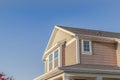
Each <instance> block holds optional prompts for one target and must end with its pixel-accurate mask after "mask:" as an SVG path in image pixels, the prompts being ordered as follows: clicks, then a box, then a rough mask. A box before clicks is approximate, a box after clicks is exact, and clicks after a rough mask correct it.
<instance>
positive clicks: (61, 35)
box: [43, 25, 120, 73]
mask: <svg viewBox="0 0 120 80" xmlns="http://www.w3.org/2000/svg"><path fill="white" fill-rule="evenodd" d="M43 61H44V63H45V72H46V73H47V72H51V71H54V70H55V69H56V68H57V67H62V66H70V65H75V64H88V65H89V64H93V65H110V66H118V67H120V33H114V32H106V31H99V30H89V29H80V28H72V27H64V26H58V25H57V26H55V27H54V30H53V32H52V34H51V37H50V40H49V42H48V45H47V47H46V50H45V53H44V55H43Z"/></svg>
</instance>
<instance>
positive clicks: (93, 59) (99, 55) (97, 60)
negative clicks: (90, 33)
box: [81, 41, 117, 66]
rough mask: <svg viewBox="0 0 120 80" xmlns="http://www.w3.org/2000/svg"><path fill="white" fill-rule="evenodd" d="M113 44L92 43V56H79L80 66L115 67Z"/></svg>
mask: <svg viewBox="0 0 120 80" xmlns="http://www.w3.org/2000/svg"><path fill="white" fill-rule="evenodd" d="M115 47H116V45H115V44H114V43H104V42H95V41H93V42H92V52H93V54H92V55H85V54H81V63H82V64H99V65H114V66H116V65H117V61H116V49H115Z"/></svg>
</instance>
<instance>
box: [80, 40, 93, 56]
mask: <svg viewBox="0 0 120 80" xmlns="http://www.w3.org/2000/svg"><path fill="white" fill-rule="evenodd" d="M84 41H88V42H89V48H90V49H89V50H90V51H84ZM81 44H82V54H86V55H92V41H91V40H81Z"/></svg>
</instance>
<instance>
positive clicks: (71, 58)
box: [65, 41, 76, 66]
mask: <svg viewBox="0 0 120 80" xmlns="http://www.w3.org/2000/svg"><path fill="white" fill-rule="evenodd" d="M73 64H76V41H73V42H72V43H71V44H69V45H68V46H66V48H65V65H66V66H67V65H73Z"/></svg>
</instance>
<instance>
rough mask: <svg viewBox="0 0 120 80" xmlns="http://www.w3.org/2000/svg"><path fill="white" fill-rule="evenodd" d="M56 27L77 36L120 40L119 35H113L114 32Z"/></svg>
mask: <svg viewBox="0 0 120 80" xmlns="http://www.w3.org/2000/svg"><path fill="white" fill-rule="evenodd" d="M57 26H59V27H61V28H63V29H65V30H67V31H70V32H72V33H74V34H77V35H79V34H83V35H91V36H100V37H110V38H120V33H115V32H108V31H100V30H91V29H82V28H73V27H66V26H60V25H57Z"/></svg>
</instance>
